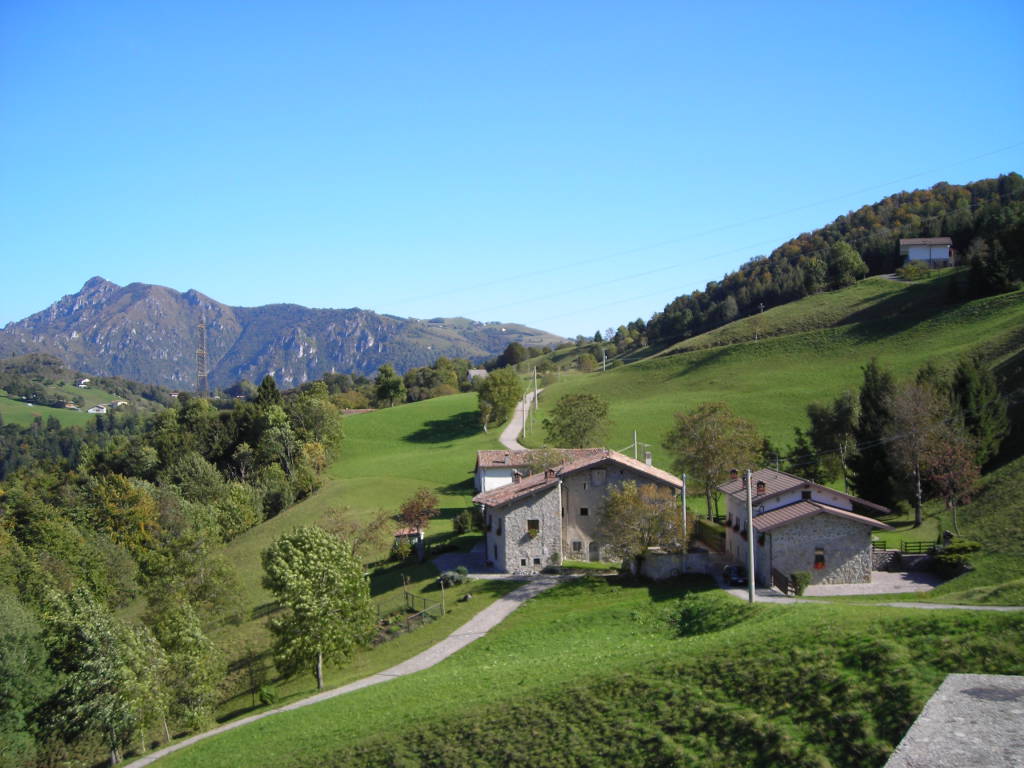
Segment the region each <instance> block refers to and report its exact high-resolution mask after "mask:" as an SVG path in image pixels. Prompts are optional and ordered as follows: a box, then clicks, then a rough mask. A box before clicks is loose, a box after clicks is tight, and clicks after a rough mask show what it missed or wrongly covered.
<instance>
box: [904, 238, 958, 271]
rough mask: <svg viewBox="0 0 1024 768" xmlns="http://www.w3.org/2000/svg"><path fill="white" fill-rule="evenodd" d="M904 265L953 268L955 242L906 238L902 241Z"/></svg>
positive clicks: (944, 239)
mask: <svg viewBox="0 0 1024 768" xmlns="http://www.w3.org/2000/svg"><path fill="white" fill-rule="evenodd" d="M900 256H902V257H903V264H904V265H905V266H906V265H909V264H921V265H922V266H925V267H929V268H936V267H951V266H953V263H954V261H953V259H954V251H953V240H952V239H951V238H948V237H905V238H901V239H900Z"/></svg>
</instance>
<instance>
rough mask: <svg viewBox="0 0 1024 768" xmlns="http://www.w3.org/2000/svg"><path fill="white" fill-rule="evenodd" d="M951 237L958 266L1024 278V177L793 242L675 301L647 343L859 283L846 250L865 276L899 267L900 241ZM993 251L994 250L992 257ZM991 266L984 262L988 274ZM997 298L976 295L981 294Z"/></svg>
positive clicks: (871, 209) (838, 223) (649, 329)
mask: <svg viewBox="0 0 1024 768" xmlns="http://www.w3.org/2000/svg"><path fill="white" fill-rule="evenodd" d="M940 236H942V237H950V238H952V240H953V247H954V248H955V249H956V251H957V252H958V254H959V258H960V261H961V263H964V262H965V260H967V259H972V260H978V261H979V262H980V261H982V260H983V259H993V258H995V259H996V260H997V261H999V266H998V268H999V269H1001V270H1006V271H1007V272H1008V273H1009V274H1011V275H1012V276H1013V277H1014V278H1015V279H1016V280H1020V279H1022V278H1024V178H1022V177H1021V176H1020V174H1017V173H1009V174H1006V175H1004V176H1000V177H999V178H998V179H985V180H982V181H976V182H972V183H970V184H964V185H956V184H946V183H944V182H943V183H940V184H936V185H935V186H933V187H932V188H931V189H923V190H915V191H913V192H900V193H899V194H895V195H890V196H889V197H886V198H883V199H882V200H880V201H879V202H877V203H873V204H871V205H865V206H863V207H861V208H858V209H857V210H856V211H852V212H850V213H848V214H846V215H844V216H839V217H838V218H836V219H835V220H834V221H833V222H832V223H830V224H827V225H826V226H824V227H821V228H819V229H816V230H814V231H813V232H807V233H804V234H801V235H799V236H797V237H794V238H793V239H792V240H789V241H787V242H785V243H783V244H782V245H780V246H779V247H778V248H776V249H775V250H774V251H772V253H771V255H770V256H767V257H765V256H758V257H755V258H754V259H751V260H750V261H749V262H747V263H746V264H744V265H743V266H741V267H740V268H739V269H737V270H736V271H734V272H730V273H729V274H727V275H726V276H725V277H723V278H722V280H721V281H713V282H710V283H708V284H707V286H706V287H705V289H704V290H703V291H700V290H698V291H693V292H692V293H688V294H684V295H681V296H679V297H677V298H675V299H673V300H672V301H671V302H669V304H668V305H666V306H665V308H664V309H663V310H662V311H661V312H658V313H655V315H654V316H653V317H652V318H651V320H650V322H648V323H647V325H646V329H645V330H646V334H645V339H646V341H649V343H651V344H652V345H658V346H661V345H664V344H670V343H673V342H676V341H679V340H682V339H687V338H690V337H692V336H696V335H698V334H701V333H704V332H706V331H709V330H712V329H714V328H718V327H719V326H722V325H725V324H726V323H729V322H731V321H733V320H735V319H736V318H739V317H745V316H747V315H751V314H754V313H757V312H760V311H762V310H763V309H766V308H771V307H777V306H779V305H781V304H786V303H788V302H791V301H795V300H797V299H801V298H803V297H804V296H810V295H814V294H816V293H819V292H821V291H828V290H833V289H835V288H839V287H843V286H845V285H849V284H850V283H851V282H853V280H855V279H856V278H857V277H861V276H863V275H857V274H856V270H853V271H851V270H850V269H849V265H848V264H844V263H842V261H841V258H840V257H839V256H838V255H837V251H836V250H835V247H836V246H837V245H838V244H840V243H845V244H847V245H849V246H850V247H852V248H853V249H854V250H856V251H857V252H858V254H859V255H860V257H861V259H863V262H864V266H866V267H867V274H869V275H878V274H885V273H889V272H893V271H895V270H896V269H897V267H899V266H900V265H901V264H900V255H899V241H900V238H908V237H940ZM992 251H998V254H999V255H998V256H996V257H993V256H992V255H991V252H992ZM993 264H994V262H993V263H991V264H990V263H986V265H985V266H986V268H987V269H990V270H991V269H993ZM985 292H988V293H991V292H997V291H982V293H985Z"/></svg>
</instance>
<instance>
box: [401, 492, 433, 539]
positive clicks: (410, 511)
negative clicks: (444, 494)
mask: <svg viewBox="0 0 1024 768" xmlns="http://www.w3.org/2000/svg"><path fill="white" fill-rule="evenodd" d="M439 506H440V505H439V502H438V500H437V496H436V495H434V493H433V491H431V490H430V489H429V488H418V489H417V490H416V492H415V493H414V494H413V495H412V496H411V497H410V498H408V499H406V501H404V502H403V503H402V507H401V509H400V510H399V512H398V516H399V518H400V519H401V520H402V523H403V524H404V525H405V526H406V527H408V528H415V529H416V530H417V531H424V530H426V528H427V525H428V524H429V522H430V519H431V518H433V517H435V516H436V515H437V513H438V512H439V511H440V509H439Z"/></svg>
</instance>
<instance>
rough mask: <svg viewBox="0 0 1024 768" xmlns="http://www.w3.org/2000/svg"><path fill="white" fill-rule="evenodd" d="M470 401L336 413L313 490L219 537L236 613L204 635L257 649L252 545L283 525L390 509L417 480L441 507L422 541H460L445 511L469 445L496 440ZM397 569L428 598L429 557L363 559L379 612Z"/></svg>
mask: <svg viewBox="0 0 1024 768" xmlns="http://www.w3.org/2000/svg"><path fill="white" fill-rule="evenodd" d="M475 409H476V398H475V395H472V394H465V395H452V396H449V397H440V398H435V399H432V400H424V401H422V402H418V403H411V404H408V405H403V406H399V407H397V408H388V409H385V410H380V411H375V412H372V413H363V414H357V415H353V416H349V417H347V418H346V419H345V423H344V427H345V440H344V443H343V446H342V453H341V456H340V457H339V458H338V459H337V460H336V461H335V462H334V463H333V464H332V465H331V467H330V468H329V469H328V472H327V478H326V481H325V483H324V486H323V487H322V488H321V489H320V491H318V492H317V493H315V494H314V495H312V496H310V497H309V498H307V499H305V500H304V501H302V502H300V503H299V504H296V505H295V506H293V507H291V508H289V509H287V510H286V511H284V512H283V513H281V514H280V515H278V516H277V517H274V518H271V519H270V520H268V521H266V522H264V523H262V524H261V525H259V526H257V527H255V528H252V529H250V530H249V531H247V532H245V533H244V534H242V535H241V536H239V537H238V538H236V539H234V540H233V541H231V542H230V543H229V544H228V545H227V551H226V554H227V557H228V559H229V561H230V562H231V564H232V565H233V566H234V570H235V573H236V576H237V579H238V591H237V596H236V599H237V612H238V614H239V617H240V621H239V622H238V623H227V624H224V625H222V626H219V627H217V628H216V629H215V630H214V631H213V633H212V636H213V638H214V640H215V641H216V642H217V643H218V645H220V647H221V648H223V649H224V651H225V652H226V654H227V655H228V659H229V660H231V661H235V660H237V659H239V658H240V657H241V656H242V655H243V653H244V651H245V649H246V647H254V648H256V649H262V648H265V647H267V646H268V645H269V642H270V636H269V632H268V630H267V628H266V621H267V609H268V608H269V607H270V606H271V599H272V597H271V595H270V593H269V592H267V591H266V590H265V589H264V588H263V587H262V585H261V583H260V581H261V579H262V576H263V570H262V566H261V563H260V553H261V552H262V551H263V550H264V549H266V548H267V547H268V546H270V544H271V543H272V542H273V541H274V539H276V538H277V537H279V536H281V535H282V534H284V533H286V532H288V531H290V530H292V529H293V528H295V527H297V526H302V525H315V524H318V523H323V522H326V521H327V518H328V517H329V516H330V515H332V513H336V512H342V513H344V514H345V515H346V516H348V517H349V518H350V519H353V520H356V521H366V520H369V519H370V518H371V517H373V516H374V514H375V513H376V512H377V511H378V510H387V511H389V512H392V513H394V512H397V510H398V507H399V505H400V504H401V503H402V501H404V500H405V499H406V498H408V497H409V496H410V495H411V494H412V493H413V492H414V491H415V490H416V489H417V488H420V487H424V486H426V487H428V488H430V489H431V490H433V491H435V492H436V493H437V495H438V498H439V500H440V502H441V507H442V511H441V515H440V516H439V517H438V518H437V519H435V520H434V521H432V522H431V524H430V527H429V529H428V541H430V542H431V543H433V544H441V543H446V542H451V543H454V544H456V545H459V544H460V540H459V539H458V538H457V537H455V535H454V533H453V532H452V518H453V517H454V516H455V515H456V514H457V513H458V512H459V511H461V510H462V509H464V508H465V507H466V506H468V505H469V504H470V500H471V498H472V495H473V483H472V476H473V468H474V463H475V459H476V451H477V450H478V449H483V448H497V447H500V446H499V444H498V442H497V437H496V434H497V433H496V432H493V431H492V432H491V433H490V434H485V433H483V432H482V431H481V430H480V429H479V419H478V418H477V417H476V410H475ZM472 542H473V537H471V536H469V537H464V538H463V539H462V540H461V545H462V546H464V547H465V546H470V545H471V544H472ZM385 554H386V552H385V551H384V550H381V551H378V552H371V553H368V555H367V559H368V560H377V559H379V558H382V557H383V556H384V555H385ZM403 576H406V577H408V578H409V579H410V580H411V586H410V589H411V590H412V591H414V592H417V593H427V594H428V596H430V597H432V598H433V599H437V598H438V595H437V594H435V592H436V585H435V583H434V579H435V577H436V576H437V571H436V569H435V568H434V567H433V566H432V565H430V564H425V565H409V566H403V567H398V566H394V565H389V564H384V565H382V566H379V567H375V568H373V569H372V576H371V585H372V591H373V594H374V597H375V599H376V600H377V602H378V604H379V605H380V607H381V610H382V611H383V612H388V611H391V610H394V609H396V608H398V607H399V606H400V605H401V604H402V599H403V598H402V595H401V588H402V577H403ZM503 588H504V587H500V588H499V587H487V588H486V591H485V593H483V594H488V593H490V594H492V596H493V595H497V594H499V593H500V591H501V589H503ZM472 590H473V592H474V593H476V594H481V593H480V585H476V586H474V587H472ZM495 590H497V591H495ZM458 596H459V591H458V590H456V591H455V592H454V593H453V594H452V596H451V597H452V599H453V600H454V599H455V598H456V597H458ZM485 604H486V602H485V601H483V600H480V601H474V603H472V604H470V605H468V606H460V611H459V614H460V615H462V616H463V618H462V619H461V620H464V619H465V617H466V615H467V614H468V613H469V612H470V611H473V612H475V611H477V610H480V609H481V608H483V607H484V605H485ZM463 608H464V610H463ZM453 622H455V620H454V619H450V620H449V619H445V620H444V621H443V622H438V625H435V628H432V629H431V631H430V632H424V631H422V630H421V631H418V633H417V636H418V638H419V639H418V640H415V641H411V640H410V641H407V640H403V641H402V643H401V644H399V645H397V646H395V645H392V643H388V644H386V646H382V647H381V648H379V649H377V650H375V651H373V652H370V654H360V656H359V657H358V658H357V659H356V660H355V662H354V663H353V664H351V665H347V666H345V667H342V668H335V667H330V666H329V667H328V669H327V683H328V685H331V686H334V685H341V684H343V683H344V682H348V681H349V680H352V679H355V678H357V677H359V676H361V674H370V673H371V672H368V671H367V670H371V671H378V670H379V669H383V668H385V667H386V666H388V665H390V664H392V663H396V662H397V661H398V660H400V658H404V656H402V654H403V653H404V654H406V655H412V654H414V653H417V652H418V651H419V650H422V649H423V647H426V645H429V644H430V642H433V641H436V640H438V639H440V638H441V637H442V636H443V634H444V633H447V632H449V631H451V630H452V629H454V627H455V626H457V623H453ZM436 627H440V628H436ZM419 632H423V634H419ZM424 638H426V640H425V639H424ZM421 646H422V647H421ZM313 682H314V681H313V678H312V677H305V676H304V677H301V678H298V679H295V680H291V681H279V687H280V691H281V693H283V694H284V695H286V696H298V695H303V694H308V693H312V692H313V690H312V688H313ZM247 702H248V698H247V697H245V696H241V697H236V698H232V699H229V700H228V701H227V702H226V703H225V704H224V705H223V706H222V707H221V709H220V716H222V717H223V716H227V715H229V714H232V713H238V711H239V710H241V709H244V708H245V707H246V706H247Z"/></svg>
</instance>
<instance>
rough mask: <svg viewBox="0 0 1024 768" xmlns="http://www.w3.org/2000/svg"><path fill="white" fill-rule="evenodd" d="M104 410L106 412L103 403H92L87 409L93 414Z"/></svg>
mask: <svg viewBox="0 0 1024 768" xmlns="http://www.w3.org/2000/svg"><path fill="white" fill-rule="evenodd" d="M106 412H107V406H105V405H94V406H93V407H92V408H90V409H89V413H95V414H99V415H102V414H104V413H106Z"/></svg>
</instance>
